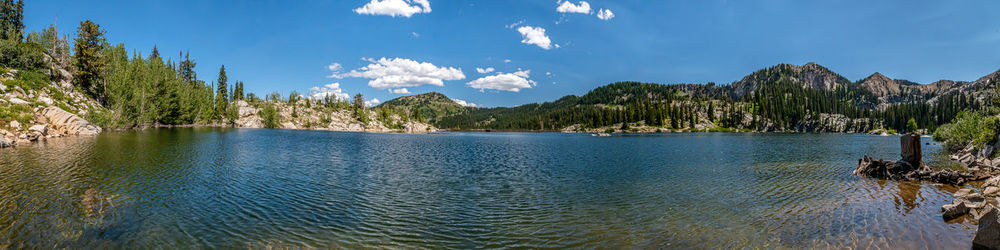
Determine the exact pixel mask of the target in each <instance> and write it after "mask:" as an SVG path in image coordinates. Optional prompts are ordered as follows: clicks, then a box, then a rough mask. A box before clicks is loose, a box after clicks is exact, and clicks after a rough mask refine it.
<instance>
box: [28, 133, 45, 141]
mask: <svg viewBox="0 0 1000 250" xmlns="http://www.w3.org/2000/svg"><path fill="white" fill-rule="evenodd" d="M38 138H42V133H41V132H38V131H34V132H31V133H28V134H27V135H26V136H25V139H28V141H37V140H38Z"/></svg>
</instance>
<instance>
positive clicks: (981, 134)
mask: <svg viewBox="0 0 1000 250" xmlns="http://www.w3.org/2000/svg"><path fill="white" fill-rule="evenodd" d="M998 128H1000V118H997V117H996V116H987V115H984V114H982V113H979V112H968V111H962V112H959V113H958V115H957V116H955V119H954V120H952V122H951V123H949V124H945V125H943V126H941V127H938V129H937V130H936V131H934V140H936V141H940V142H943V143H944V146H945V147H946V148H947V149H948V150H952V151H957V150H961V149H962V148H965V147H967V146H968V145H972V146H973V147H975V148H976V149H979V148H980V147H982V146H985V145H987V144H988V143H992V142H994V140H995V139H996V138H997V129H998Z"/></svg>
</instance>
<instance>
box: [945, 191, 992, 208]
mask: <svg viewBox="0 0 1000 250" xmlns="http://www.w3.org/2000/svg"><path fill="white" fill-rule="evenodd" d="M952 204H953V205H957V204H964V205H965V207H967V208H983V207H985V206H986V197H983V195H981V194H969V195H966V196H959V197H958V198H955V200H954V201H952Z"/></svg>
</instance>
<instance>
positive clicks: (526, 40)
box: [517, 26, 552, 49]
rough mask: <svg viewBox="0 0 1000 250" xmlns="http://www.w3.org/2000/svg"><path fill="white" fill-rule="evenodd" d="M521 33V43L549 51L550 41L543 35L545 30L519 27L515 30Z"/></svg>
mask: <svg viewBox="0 0 1000 250" xmlns="http://www.w3.org/2000/svg"><path fill="white" fill-rule="evenodd" d="M517 32H520V33H521V37H522V38H523V39H522V40H521V43H523V44H534V45H538V47H541V48H542V49H551V48H552V40H550V39H549V37H548V36H546V35H545V29H544V28H541V27H531V26H521V27H519V28H517Z"/></svg>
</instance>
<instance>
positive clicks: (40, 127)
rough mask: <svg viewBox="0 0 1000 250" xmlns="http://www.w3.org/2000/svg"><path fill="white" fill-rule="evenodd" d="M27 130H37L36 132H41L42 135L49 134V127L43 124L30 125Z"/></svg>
mask: <svg viewBox="0 0 1000 250" xmlns="http://www.w3.org/2000/svg"><path fill="white" fill-rule="evenodd" d="M28 131H33V132H38V133H41V134H42V135H48V134H49V128H48V127H46V126H45V125H34V126H31V127H29V128H28Z"/></svg>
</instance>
